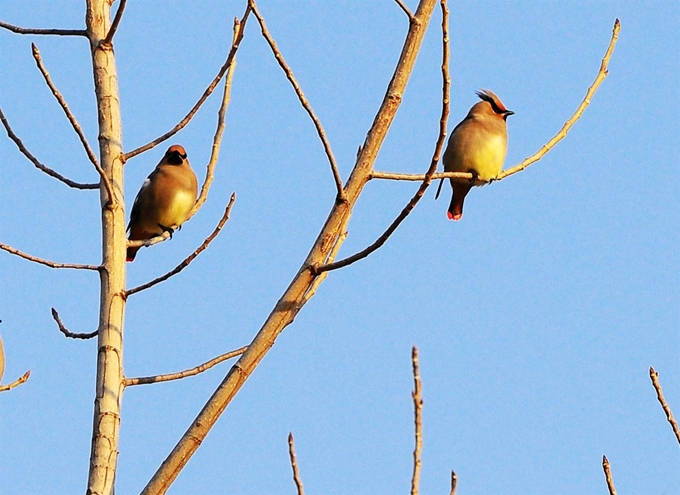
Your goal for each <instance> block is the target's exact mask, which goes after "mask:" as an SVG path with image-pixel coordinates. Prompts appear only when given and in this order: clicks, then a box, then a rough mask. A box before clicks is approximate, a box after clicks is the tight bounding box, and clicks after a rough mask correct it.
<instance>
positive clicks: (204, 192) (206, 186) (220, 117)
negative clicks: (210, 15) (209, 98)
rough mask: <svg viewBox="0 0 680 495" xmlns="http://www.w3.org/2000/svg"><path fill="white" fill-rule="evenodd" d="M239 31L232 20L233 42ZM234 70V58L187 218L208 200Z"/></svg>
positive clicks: (229, 98) (225, 82) (235, 22)
mask: <svg viewBox="0 0 680 495" xmlns="http://www.w3.org/2000/svg"><path fill="white" fill-rule="evenodd" d="M239 31H240V28H239V24H238V19H234V42H235V41H236V37H237V36H238V34H239ZM235 70H236V57H234V59H233V60H232V62H231V67H229V72H228V73H227V78H226V80H225V81H224V93H223V94H222V104H221V105H220V109H219V111H218V112H217V128H216V129H215V136H214V137H213V145H212V151H211V153H210V161H209V162H208V166H207V167H206V171H205V181H204V182H203V187H201V194H199V196H198V199H197V200H196V204H195V205H194V207H193V208H192V209H191V213H190V214H189V218H191V217H192V216H194V215H195V214H196V212H197V211H198V210H199V209H200V208H201V206H203V203H205V200H206V199H207V198H208V191H210V186H211V184H212V182H213V177H214V175H215V166H216V165H217V158H218V157H219V155H220V146H221V144H222V134H223V132H224V125H225V124H224V116H225V114H226V113H227V108H228V107H229V101H230V100H231V82H232V80H233V79H234V71H235Z"/></svg>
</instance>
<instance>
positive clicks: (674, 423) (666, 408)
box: [649, 366, 680, 443]
mask: <svg viewBox="0 0 680 495" xmlns="http://www.w3.org/2000/svg"><path fill="white" fill-rule="evenodd" d="M649 377H650V378H651V379H652V385H653V386H654V390H656V398H657V400H658V401H659V404H661V408H662V409H663V412H664V413H666V420H667V421H668V422H669V423H670V425H671V428H673V433H675V438H676V439H677V440H678V443H680V429H679V428H678V422H677V421H675V418H674V417H673V412H672V411H671V408H670V406H669V405H668V403H667V402H666V399H665V398H664V396H663V391H662V390H661V384H660V383H659V374H658V373H657V372H656V371H655V370H654V368H652V367H651V366H650V368H649Z"/></svg>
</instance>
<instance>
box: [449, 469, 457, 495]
mask: <svg viewBox="0 0 680 495" xmlns="http://www.w3.org/2000/svg"><path fill="white" fill-rule="evenodd" d="M457 486H458V476H457V475H456V472H455V471H453V470H451V491H450V492H449V495H456V487H457Z"/></svg>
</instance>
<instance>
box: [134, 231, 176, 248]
mask: <svg viewBox="0 0 680 495" xmlns="http://www.w3.org/2000/svg"><path fill="white" fill-rule="evenodd" d="M171 237H172V236H171V235H170V231H168V230H166V231H164V232H163V233H162V234H160V235H157V236H155V237H152V238H151V239H141V240H138V241H131V240H129V239H128V241H127V244H126V245H127V247H141V246H144V247H149V246H153V245H155V244H159V243H161V242H165V241H167V240H168V239H170V238H171Z"/></svg>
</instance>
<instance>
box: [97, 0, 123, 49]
mask: <svg viewBox="0 0 680 495" xmlns="http://www.w3.org/2000/svg"><path fill="white" fill-rule="evenodd" d="M126 4H127V0H120V3H119V4H118V10H116V16H115V17H114V18H113V22H112V23H111V27H110V28H109V32H108V33H107V34H106V38H104V39H103V40H102V42H101V44H102V45H111V43H112V42H113V36H114V35H115V34H116V31H117V30H118V25H119V24H120V20H121V19H122V18H123V11H124V10H125V5H126Z"/></svg>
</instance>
